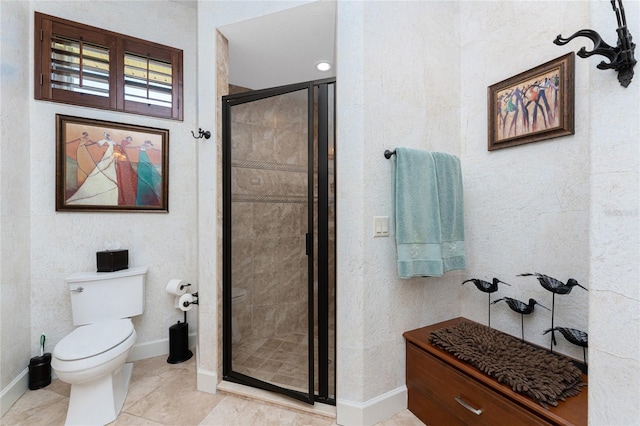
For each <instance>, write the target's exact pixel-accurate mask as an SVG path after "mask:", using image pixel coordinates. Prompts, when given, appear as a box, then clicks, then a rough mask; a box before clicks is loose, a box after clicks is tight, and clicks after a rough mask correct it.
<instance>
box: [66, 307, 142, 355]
mask: <svg viewBox="0 0 640 426" xmlns="http://www.w3.org/2000/svg"><path fill="white" fill-rule="evenodd" d="M131 333H133V323H132V322H131V320H130V319H129V318H125V319H117V320H110V321H102V322H99V323H95V324H89V325H83V326H81V327H78V328H76V329H75V330H73V331H72V332H71V333H69V334H68V335H67V336H66V337H65V338H63V339H62V340H61V341H60V342H59V343H58V344H57V345H56V347H55V349H54V350H53V356H55V357H56V358H58V359H60V360H63V361H73V360H77V359H83V358H88V357H91V356H94V355H98V354H101V353H103V352H106V351H108V350H109V349H111V348H113V347H115V346H118V345H119V344H120V343H122V342H123V341H125V340H126V339H127V338H128V337H129V336H131Z"/></svg>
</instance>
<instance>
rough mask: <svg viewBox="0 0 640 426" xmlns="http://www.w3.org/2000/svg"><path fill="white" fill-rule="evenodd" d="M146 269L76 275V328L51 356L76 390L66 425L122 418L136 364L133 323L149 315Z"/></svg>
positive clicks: (70, 281)
mask: <svg viewBox="0 0 640 426" xmlns="http://www.w3.org/2000/svg"><path fill="white" fill-rule="evenodd" d="M146 273H147V267H146V266H138V267H134V268H127V269H124V270H120V271H115V272H76V273H75V274H72V275H70V276H68V277H67V278H66V279H65V281H66V282H67V285H68V286H69V296H70V298H71V314H72V318H73V325H75V326H78V328H76V329H75V330H73V331H72V332H71V333H69V335H67V336H66V337H64V338H63V339H62V340H60V342H58V344H57V345H56V347H55V348H54V349H53V352H52V354H51V368H53V371H55V373H56V375H57V376H58V378H59V379H60V380H61V381H63V382H67V383H69V384H71V395H70V396H69V408H68V410H67V420H66V423H65V424H67V425H83V426H87V425H105V424H107V423H110V422H112V421H114V420H115V419H116V417H118V414H119V413H120V410H121V409H122V405H123V404H124V400H125V398H126V396H127V391H128V390H129V382H130V380H131V371H132V370H133V364H131V363H129V364H125V361H126V360H127V356H128V355H129V351H130V350H131V348H132V347H133V344H134V343H135V341H136V331H135V330H134V328H133V323H132V322H131V318H132V317H135V316H138V315H142V314H143V313H144V300H145V297H144V287H145V275H146Z"/></svg>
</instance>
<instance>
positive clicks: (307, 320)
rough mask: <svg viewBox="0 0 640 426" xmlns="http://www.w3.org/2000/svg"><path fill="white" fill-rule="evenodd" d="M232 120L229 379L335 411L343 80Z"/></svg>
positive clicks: (226, 265)
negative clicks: (338, 130) (338, 121)
mask: <svg viewBox="0 0 640 426" xmlns="http://www.w3.org/2000/svg"><path fill="white" fill-rule="evenodd" d="M222 118H223V125H222V136H223V254H222V256H223V296H222V300H223V377H224V379H225V380H228V381H233V382H236V383H241V384H245V385H249V386H253V387H257V388H261V389H265V390H269V391H273V392H278V393H281V394H284V395H288V396H290V397H293V398H296V399H298V400H301V401H304V402H307V403H310V404H313V403H314V402H322V403H327V404H333V405H335V294H336V291H335V284H336V283H335V167H334V164H335V163H334V160H335V124H334V123H335V79H327V80H320V81H311V82H305V83H299V84H293V85H287V86H281V87H275V88H270V89H262V90H255V91H243V92H240V93H235V94H232V95H229V96H224V97H223V98H222Z"/></svg>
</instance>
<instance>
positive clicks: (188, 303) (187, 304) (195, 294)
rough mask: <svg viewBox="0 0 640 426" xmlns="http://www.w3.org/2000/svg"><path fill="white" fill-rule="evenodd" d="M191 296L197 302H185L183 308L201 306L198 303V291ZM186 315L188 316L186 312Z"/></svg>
mask: <svg viewBox="0 0 640 426" xmlns="http://www.w3.org/2000/svg"><path fill="white" fill-rule="evenodd" d="M187 285H191V284H187ZM191 296H192V297H195V300H192V301H190V302H189V301H186V300H185V301H184V302H182V306H184V307H185V308H188V307H189V305H198V304H199V303H198V292H197V291H196V292H195V293H191ZM185 314H186V312H185Z"/></svg>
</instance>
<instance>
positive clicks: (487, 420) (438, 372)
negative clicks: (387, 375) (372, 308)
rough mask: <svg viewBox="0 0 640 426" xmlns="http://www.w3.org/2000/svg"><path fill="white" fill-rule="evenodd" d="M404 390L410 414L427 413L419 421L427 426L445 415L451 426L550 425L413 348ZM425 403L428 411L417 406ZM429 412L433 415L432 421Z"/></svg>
mask: <svg viewBox="0 0 640 426" xmlns="http://www.w3.org/2000/svg"><path fill="white" fill-rule="evenodd" d="M407 388H408V389H409V395H410V397H409V410H411V411H412V412H414V413H416V412H417V411H419V412H421V415H423V416H425V414H424V413H425V412H427V414H426V416H427V417H426V418H421V419H422V420H423V421H424V422H426V423H427V424H430V425H437V424H438V423H437V421H438V422H441V421H442V418H443V416H446V415H450V416H451V424H460V423H461V424H468V425H516V424H517V425H519V426H524V425H549V423H547V422H546V421H544V420H543V419H542V418H540V417H538V416H536V415H535V414H533V413H531V412H530V411H528V410H526V409H524V408H522V407H521V406H520V405H518V404H516V403H515V402H512V401H510V400H508V399H506V398H505V397H503V396H502V395H499V394H498V393H496V392H495V391H493V390H491V389H489V388H487V387H485V386H483V385H482V384H480V383H478V382H476V381H475V380H474V379H473V378H471V377H468V376H466V375H464V374H462V373H460V372H458V371H457V370H456V369H454V368H452V367H450V366H449V365H447V364H446V363H444V362H443V361H441V360H439V359H438V358H436V357H434V356H432V355H430V354H428V353H426V352H424V351H422V350H421V349H419V348H417V347H416V346H414V345H413V344H408V345H407ZM412 394H413V395H412ZM424 400H429V401H430V403H431V404H430V405H431V408H432V409H431V410H425V407H424V406H422V407H417V406H416V404H420V402H419V401H424ZM412 404H413V409H412ZM436 407H437V408H439V410H436ZM414 410H415V411H414ZM430 412H433V415H434V417H433V418H432V417H431V416H430V415H429V413H430ZM436 419H438V420H437V421H436ZM440 424H441V423H440Z"/></svg>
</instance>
